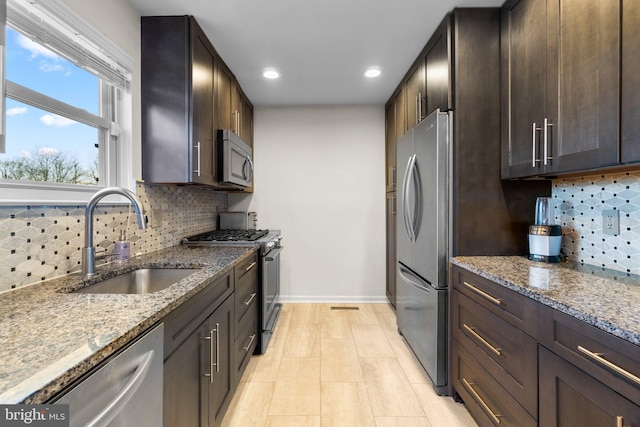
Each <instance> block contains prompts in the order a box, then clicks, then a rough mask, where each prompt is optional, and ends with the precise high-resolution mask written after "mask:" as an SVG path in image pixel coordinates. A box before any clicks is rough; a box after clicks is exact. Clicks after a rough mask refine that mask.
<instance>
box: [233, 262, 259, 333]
mask: <svg viewBox="0 0 640 427" xmlns="http://www.w3.org/2000/svg"><path fill="white" fill-rule="evenodd" d="M234 298H235V305H236V323H240V322H242V321H243V319H244V318H245V316H247V315H248V313H249V312H253V311H255V313H256V314H257V313H258V306H259V304H258V301H259V300H260V295H259V293H258V273H257V269H255V268H253V272H248V273H247V274H245V275H244V276H243V277H242V279H240V283H236V290H235V294H234Z"/></svg>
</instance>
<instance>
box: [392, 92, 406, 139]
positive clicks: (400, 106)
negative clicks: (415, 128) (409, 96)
mask: <svg viewBox="0 0 640 427" xmlns="http://www.w3.org/2000/svg"><path fill="white" fill-rule="evenodd" d="M393 103H394V105H395V110H396V141H397V140H398V139H400V138H401V137H402V136H403V135H404V134H405V133H407V115H406V110H405V105H404V90H403V88H401V89H400V90H399V91H398V92H396V95H395V98H394V100H393Z"/></svg>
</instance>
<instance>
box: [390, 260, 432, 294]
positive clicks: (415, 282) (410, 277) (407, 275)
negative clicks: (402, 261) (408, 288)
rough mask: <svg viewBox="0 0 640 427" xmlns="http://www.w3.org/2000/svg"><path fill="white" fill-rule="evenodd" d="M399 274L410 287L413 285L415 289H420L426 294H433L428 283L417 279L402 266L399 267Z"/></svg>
mask: <svg viewBox="0 0 640 427" xmlns="http://www.w3.org/2000/svg"><path fill="white" fill-rule="evenodd" d="M398 274H400V277H401V278H402V279H403V280H404V281H405V282H407V283H408V284H410V285H413V286H414V287H416V288H418V289H419V290H421V291H422V292H426V293H429V292H431V291H430V289H429V284H428V282H424V281H423V280H421V279H419V278H417V277H415V275H414V274H412V273H411V272H409V271H408V270H407V269H406V268H404V267H402V266H398ZM414 279H415V280H414Z"/></svg>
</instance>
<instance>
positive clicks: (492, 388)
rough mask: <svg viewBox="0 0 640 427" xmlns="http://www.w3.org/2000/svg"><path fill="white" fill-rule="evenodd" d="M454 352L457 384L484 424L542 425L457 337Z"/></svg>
mask: <svg viewBox="0 0 640 427" xmlns="http://www.w3.org/2000/svg"><path fill="white" fill-rule="evenodd" d="M453 354H454V359H453V365H452V373H451V375H452V379H453V386H454V388H455V390H456V392H457V393H458V394H459V395H460V397H461V398H462V399H463V400H464V403H465V405H466V406H467V408H468V409H469V411H470V412H471V415H472V416H473V418H474V419H475V420H476V422H477V423H478V424H479V425H480V426H482V427H484V426H494V425H498V424H499V425H500V426H507V427H508V426H517V427H533V426H537V425H538V423H537V422H536V420H535V419H534V418H533V417H531V415H529V413H528V412H527V411H526V410H525V409H524V408H523V407H522V406H520V405H519V404H518V402H517V401H516V400H515V399H514V398H513V397H512V396H511V395H510V394H509V392H507V391H506V390H505V389H504V388H502V386H501V385H500V384H499V383H498V382H497V381H496V380H495V379H494V378H493V377H492V376H491V375H490V374H489V373H488V372H487V371H486V370H485V369H484V368H483V367H482V366H481V365H480V364H479V363H478V362H477V361H476V360H475V359H474V358H473V356H471V354H470V353H469V352H468V351H467V350H465V349H464V347H463V346H461V345H460V343H458V341H456V340H455V339H454V340H453Z"/></svg>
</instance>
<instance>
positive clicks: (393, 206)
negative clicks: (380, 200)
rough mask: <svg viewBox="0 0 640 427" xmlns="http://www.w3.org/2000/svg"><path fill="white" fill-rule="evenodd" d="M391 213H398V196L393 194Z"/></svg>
mask: <svg viewBox="0 0 640 427" xmlns="http://www.w3.org/2000/svg"><path fill="white" fill-rule="evenodd" d="M391 215H393V216H395V215H396V196H395V195H393V196H391Z"/></svg>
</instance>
